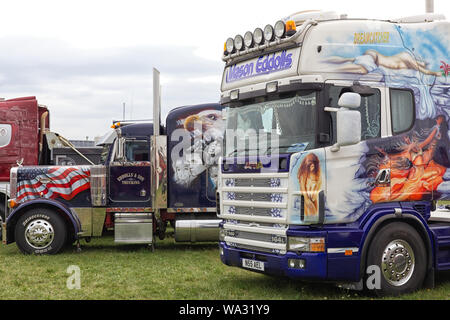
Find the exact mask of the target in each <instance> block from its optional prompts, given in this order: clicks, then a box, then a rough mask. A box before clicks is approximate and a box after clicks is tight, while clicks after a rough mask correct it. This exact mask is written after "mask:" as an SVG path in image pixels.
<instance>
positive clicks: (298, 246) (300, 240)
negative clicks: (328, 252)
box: [288, 237, 325, 252]
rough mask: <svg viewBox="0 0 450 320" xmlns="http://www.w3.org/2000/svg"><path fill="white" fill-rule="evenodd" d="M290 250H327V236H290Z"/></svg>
mask: <svg viewBox="0 0 450 320" xmlns="http://www.w3.org/2000/svg"><path fill="white" fill-rule="evenodd" d="M288 250H289V251H300V252H325V238H305V237H289V239H288Z"/></svg>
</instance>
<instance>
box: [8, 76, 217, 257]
mask: <svg viewBox="0 0 450 320" xmlns="http://www.w3.org/2000/svg"><path fill="white" fill-rule="evenodd" d="M159 90H160V89H159V72H158V71H157V70H156V69H155V70H154V104H153V106H154V108H153V119H154V121H152V122H147V121H142V122H139V121H138V122H135V123H122V124H121V123H120V122H114V124H113V128H114V130H115V132H116V138H115V140H114V141H113V142H112V143H109V142H108V143H107V144H106V145H107V146H108V148H109V149H108V152H107V155H106V156H105V160H104V163H102V164H99V165H85V166H60V165H57V166H55V165H54V166H19V167H13V168H12V169H11V177H10V188H11V194H10V200H9V202H8V204H9V207H10V209H9V211H8V212H7V215H6V220H5V221H4V222H3V223H2V230H3V235H2V236H3V237H2V240H3V244H10V243H14V242H15V243H16V244H17V246H18V247H19V249H20V250H21V251H22V252H24V253H37V254H55V253H58V252H60V251H61V250H62V249H63V248H64V247H65V246H66V245H70V244H73V243H74V242H76V243H77V245H79V240H80V239H87V240H89V239H91V238H92V237H100V236H102V235H105V234H107V233H108V231H111V232H112V231H113V232H114V241H115V242H116V243H127V244H148V245H152V248H153V244H154V241H155V237H159V238H160V239H163V238H164V237H165V235H166V227H167V226H168V224H169V223H170V224H171V225H172V226H173V227H174V228H175V240H176V241H179V242H201V241H217V239H218V233H219V222H220V219H218V218H217V216H216V202H215V190H216V185H215V184H216V180H217V173H218V166H217V163H218V161H217V160H218V158H219V157H220V155H221V145H222V139H223V119H222V106H220V105H219V104H217V103H210V104H202V105H192V106H184V107H178V108H174V109H172V110H171V111H170V112H169V114H168V116H167V118H166V121H165V124H164V125H162V124H160V123H161V121H160V106H159ZM45 143H49V142H48V141H45ZM105 154H106V153H105Z"/></svg>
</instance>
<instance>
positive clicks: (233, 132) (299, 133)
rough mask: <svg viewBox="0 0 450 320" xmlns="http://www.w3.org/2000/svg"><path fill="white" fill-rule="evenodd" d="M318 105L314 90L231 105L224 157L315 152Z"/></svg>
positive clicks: (227, 113) (228, 114)
mask: <svg viewBox="0 0 450 320" xmlns="http://www.w3.org/2000/svg"><path fill="white" fill-rule="evenodd" d="M316 104H317V92H316V91H312V90H302V91H297V92H291V93H287V94H279V95H277V96H275V97H270V98H269V97H267V96H264V97H258V98H254V99H251V100H247V101H244V102H239V103H236V104H230V105H229V106H228V107H227V109H226V118H227V120H226V123H227V132H226V137H225V138H226V143H225V148H224V155H225V156H226V157H230V156H236V155H240V156H242V155H259V156H260V155H268V154H274V153H276V152H278V153H291V152H300V151H303V150H306V149H313V148H315V140H316V113H317V112H316ZM255 135H256V138H257V139H256V140H255ZM230 137H231V139H230ZM264 139H265V140H264ZM274 139H277V140H278V142H277V143H274ZM230 140H233V141H230ZM264 141H265V142H264Z"/></svg>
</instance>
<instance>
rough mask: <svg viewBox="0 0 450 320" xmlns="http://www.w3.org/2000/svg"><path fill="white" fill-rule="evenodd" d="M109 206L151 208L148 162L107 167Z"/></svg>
mask: <svg viewBox="0 0 450 320" xmlns="http://www.w3.org/2000/svg"><path fill="white" fill-rule="evenodd" d="M109 205H110V206H126V207H141V206H145V207H151V194H150V162H140V163H126V164H124V165H111V166H110V167H109Z"/></svg>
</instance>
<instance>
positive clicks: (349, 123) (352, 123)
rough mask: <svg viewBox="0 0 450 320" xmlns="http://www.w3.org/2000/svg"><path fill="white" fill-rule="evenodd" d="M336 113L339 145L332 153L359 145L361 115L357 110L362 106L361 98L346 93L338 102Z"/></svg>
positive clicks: (335, 146)
mask: <svg viewBox="0 0 450 320" xmlns="http://www.w3.org/2000/svg"><path fill="white" fill-rule="evenodd" d="M338 105H339V107H340V108H339V109H338V110H337V112H336V123H337V130H336V131H337V143H336V144H335V145H333V146H332V147H331V151H333V152H336V151H339V150H340V147H341V146H348V145H353V144H357V143H359V142H360V141H361V113H360V112H359V111H357V110H351V109H354V108H359V106H360V105H361V96H360V95H359V94H358V93H354V92H345V93H344V94H343V95H342V96H341V97H340V98H339V101H338Z"/></svg>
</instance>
